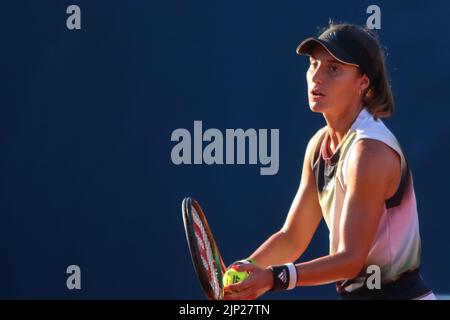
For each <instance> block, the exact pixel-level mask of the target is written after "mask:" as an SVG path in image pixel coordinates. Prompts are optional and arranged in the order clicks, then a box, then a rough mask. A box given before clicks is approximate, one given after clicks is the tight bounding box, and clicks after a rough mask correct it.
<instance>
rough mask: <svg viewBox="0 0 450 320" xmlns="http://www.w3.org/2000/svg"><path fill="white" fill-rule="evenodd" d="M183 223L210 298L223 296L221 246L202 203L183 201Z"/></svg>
mask: <svg viewBox="0 0 450 320" xmlns="http://www.w3.org/2000/svg"><path fill="white" fill-rule="evenodd" d="M181 206H182V213H183V223H184V230H185V232H186V239H187V242H188V246H189V251H190V253H191V258H192V263H193V265H194V269H195V272H196V274H197V277H198V279H199V281H200V284H201V286H202V288H203V291H204V293H205V295H206V297H207V298H208V299H209V300H221V299H222V298H223V294H224V292H223V284H222V277H223V274H224V273H225V271H226V267H225V264H224V263H223V260H222V256H221V255H220V252H219V248H218V247H217V244H216V241H215V239H214V236H213V233H212V231H211V228H210V227H209V224H208V221H207V220H206V216H205V214H204V213H203V210H202V208H201V207H200V204H199V203H198V202H197V201H196V200H195V199H193V198H191V197H187V198H185V199H184V200H183V203H182V205H181Z"/></svg>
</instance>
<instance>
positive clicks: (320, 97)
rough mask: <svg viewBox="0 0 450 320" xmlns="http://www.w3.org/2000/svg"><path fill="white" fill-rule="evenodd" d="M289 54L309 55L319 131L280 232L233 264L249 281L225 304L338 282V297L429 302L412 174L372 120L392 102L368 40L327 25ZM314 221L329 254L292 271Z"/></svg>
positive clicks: (378, 54)
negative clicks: (325, 236)
mask: <svg viewBox="0 0 450 320" xmlns="http://www.w3.org/2000/svg"><path fill="white" fill-rule="evenodd" d="M297 53H298V54H299V55H307V56H309V60H310V66H309V69H308V71H307V73H306V79H307V84H308V98H309V107H310V109H311V110H312V111H313V112H320V113H322V115H323V117H324V118H325V121H326V126H325V127H323V128H322V129H320V130H319V131H317V133H316V134H315V135H314V136H313V137H312V138H311V140H310V141H309V143H308V146H307V148H306V153H305V157H304V164H303V170H302V177H301V182H300V187H299V189H298V192H297V194H296V196H295V198H294V200H293V203H292V205H291V208H290V210H289V213H288V215H287V218H286V221H285V223H284V225H283V227H282V228H281V230H279V231H278V232H276V233H275V234H273V235H272V236H271V237H270V238H269V239H267V240H266V241H265V242H264V243H263V244H262V245H261V246H260V247H259V248H258V249H257V250H256V251H255V252H254V253H253V254H252V255H251V256H250V257H249V258H248V259H247V260H241V261H238V262H236V263H234V264H233V265H232V267H233V268H234V269H237V270H239V271H244V270H245V271H249V272H250V276H249V277H248V278H247V279H246V280H245V281H243V282H240V283H237V284H233V285H230V286H227V287H225V299H256V298H257V297H259V296H260V295H262V294H264V293H265V292H267V291H269V290H274V291H277V290H289V289H293V288H295V287H296V286H315V285H322V284H328V283H336V287H337V292H338V294H339V296H340V298H342V299H435V296H434V294H433V292H432V291H431V290H430V289H429V288H428V287H427V286H426V285H425V283H424V281H423V280H422V278H421V276H420V273H419V265H420V251H421V247H420V235H419V224H418V215H417V208H416V199H415V195H414V186H413V180H412V175H411V172H410V169H409V167H408V163H407V161H406V159H405V157H404V155H403V153H402V149H401V148H400V145H399V143H398V142H397V140H396V138H395V137H394V135H393V134H392V133H391V132H390V131H389V129H388V128H387V127H386V126H385V125H384V124H383V122H382V121H381V120H380V118H383V117H388V116H390V115H391V113H392V112H393V109H394V101H393V97H392V93H391V90H390V86H389V81H388V77H387V72H386V68H385V63H384V54H383V52H382V50H381V48H380V45H379V43H378V40H377V38H376V36H375V35H374V34H372V33H371V32H370V31H369V30H366V29H365V28H362V27H359V26H355V25H351V24H330V26H329V28H328V29H327V30H326V31H325V32H324V33H322V34H321V35H320V36H319V37H318V38H308V39H306V40H304V41H303V42H301V43H300V45H299V46H298V47H297ZM322 217H323V218H324V219H325V222H326V224H327V226H328V228H329V231H330V249H329V254H328V255H327V256H323V257H320V258H317V259H314V260H311V261H307V262H303V263H297V264H293V262H294V261H296V260H297V259H298V258H299V257H300V256H301V255H302V254H303V252H304V251H305V250H306V248H307V247H308V245H309V243H310V241H311V238H312V237H313V234H314V233H315V231H316V229H317V227H318V225H319V222H320V221H321V219H322ZM377 270H378V271H379V274H378V275H379V278H380V279H379V285H376V282H377V281H376V280H374V279H373V276H377V274H376V271H377ZM369 280H370V282H371V284H372V285H369V283H368V282H369Z"/></svg>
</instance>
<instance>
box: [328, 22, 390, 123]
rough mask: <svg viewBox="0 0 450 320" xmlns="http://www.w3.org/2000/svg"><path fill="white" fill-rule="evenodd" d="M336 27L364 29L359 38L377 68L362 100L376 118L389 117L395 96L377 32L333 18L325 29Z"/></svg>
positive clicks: (374, 67)
mask: <svg viewBox="0 0 450 320" xmlns="http://www.w3.org/2000/svg"><path fill="white" fill-rule="evenodd" d="M335 28H351V29H352V28H354V29H358V30H360V31H362V32H361V34H363V36H362V37H360V38H359V39H358V42H360V43H359V44H360V45H361V46H362V47H363V48H364V49H365V50H366V51H367V53H368V55H369V57H370V61H371V63H373V66H372V67H373V69H374V70H375V76H374V77H373V79H372V80H371V81H370V84H369V87H368V88H367V90H366V91H365V92H364V94H363V97H362V102H363V105H364V106H365V107H366V109H367V111H369V112H370V113H371V114H372V116H373V117H374V118H375V119H377V118H387V117H389V116H390V115H391V114H392V113H393V112H394V97H393V95H392V91H391V86H390V84H389V78H388V73H387V70H386V65H385V58H386V54H385V50H384V49H383V48H382V46H381V45H380V41H379V39H378V36H377V34H376V33H374V32H372V31H371V30H370V29H368V28H367V27H361V26H358V25H354V24H350V23H335V22H333V21H331V20H330V22H329V26H328V27H327V28H326V29H325V31H327V30H328V31H329V30H332V29H335ZM322 31H323V30H322ZM360 70H361V69H360Z"/></svg>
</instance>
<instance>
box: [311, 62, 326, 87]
mask: <svg viewBox="0 0 450 320" xmlns="http://www.w3.org/2000/svg"><path fill="white" fill-rule="evenodd" d="M322 69H323V67H322V66H321V65H320V64H319V65H318V66H317V67H316V69H315V70H311V72H310V79H311V81H312V82H313V83H320V84H321V83H322V82H323V74H322V73H323V70H322Z"/></svg>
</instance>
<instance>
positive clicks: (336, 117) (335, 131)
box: [323, 107, 362, 152]
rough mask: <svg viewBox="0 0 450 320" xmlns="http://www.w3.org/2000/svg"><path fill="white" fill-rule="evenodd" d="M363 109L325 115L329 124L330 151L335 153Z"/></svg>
mask: <svg viewBox="0 0 450 320" xmlns="http://www.w3.org/2000/svg"><path fill="white" fill-rule="evenodd" d="M361 109H362V108H361V107H359V108H352V109H350V110H345V111H343V112H341V113H338V114H336V113H335V114H325V113H324V114H323V116H324V118H325V121H326V122H327V127H328V128H327V130H328V135H329V137H330V149H331V151H332V152H334V151H335V150H336V149H337V147H338V145H339V144H340V143H341V141H342V140H343V139H344V137H345V135H346V134H347V132H348V130H349V129H350V127H351V126H352V124H353V122H354V121H355V119H356V117H357V116H358V114H359V113H360V112H361Z"/></svg>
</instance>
